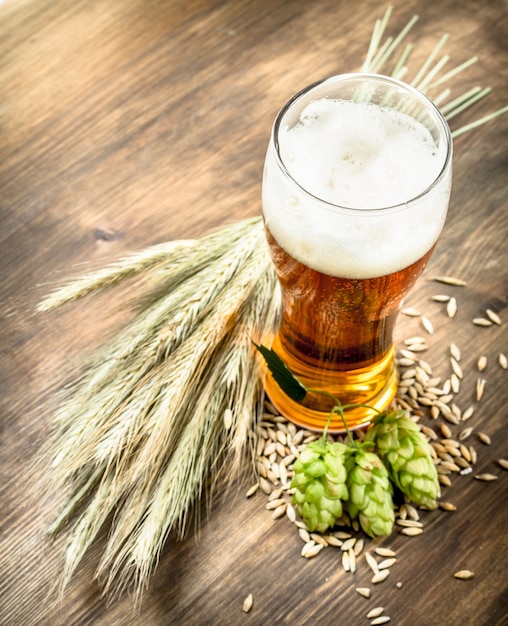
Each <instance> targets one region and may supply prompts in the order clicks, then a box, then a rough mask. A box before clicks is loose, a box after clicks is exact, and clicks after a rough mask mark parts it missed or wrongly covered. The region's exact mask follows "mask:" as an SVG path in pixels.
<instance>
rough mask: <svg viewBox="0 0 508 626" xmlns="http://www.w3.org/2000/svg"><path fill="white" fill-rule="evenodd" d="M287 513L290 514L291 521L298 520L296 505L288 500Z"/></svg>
mask: <svg viewBox="0 0 508 626" xmlns="http://www.w3.org/2000/svg"><path fill="white" fill-rule="evenodd" d="M286 515H287V516H288V519H289V521H290V522H293V523H294V522H295V521H296V511H295V507H294V506H293V505H292V504H291V502H288V505H287V507H286Z"/></svg>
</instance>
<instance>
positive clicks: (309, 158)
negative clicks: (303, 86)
mask: <svg viewBox="0 0 508 626" xmlns="http://www.w3.org/2000/svg"><path fill="white" fill-rule="evenodd" d="M279 144H280V156H281V158H282V161H283V162H284V164H285V166H286V168H287V170H288V172H289V173H290V174H291V176H292V177H293V179H294V180H296V181H298V183H299V185H300V187H299V186H298V185H295V184H294V182H293V181H291V180H290V178H289V177H287V176H286V175H284V174H283V173H282V172H281V171H280V169H279V168H278V165H277V164H276V159H275V154H274V152H273V150H274V148H273V145H271V146H270V148H269V150H268V154H267V159H266V164H265V178H264V183H263V212H264V216H265V220H266V223H267V226H268V228H269V229H270V231H271V233H272V234H273V236H274V237H275V239H276V240H277V242H278V243H279V245H281V246H282V248H284V249H285V250H286V252H288V253H289V254H290V255H291V256H293V257H294V258H296V259H297V260H298V261H301V262H302V263H304V264H305V265H308V266H310V267H312V268H313V269H316V270H318V271H320V272H323V273H325V274H329V275H333V276H343V277H347V278H370V277H375V276H383V275H386V274H389V273H392V272H395V271H397V270H399V269H402V268H404V267H407V266H408V265H411V263H413V262H415V261H417V260H418V259H420V258H421V257H422V256H423V255H424V254H425V253H426V252H427V251H428V250H430V248H431V247H432V246H433V245H434V243H435V242H436V241H437V238H438V237H439V234H440V232H441V229H442V227H443V223H444V220H445V217H446V209H447V204H448V197H449V192H450V179H451V168H450V172H449V174H448V176H445V177H444V178H443V179H442V180H441V181H440V184H439V185H437V186H435V187H434V188H433V189H432V191H431V192H430V193H428V194H426V195H425V196H423V197H421V198H419V199H418V200H416V201H414V202H413V203H412V204H411V205H410V206H407V205H405V204H404V203H405V202H407V201H409V200H412V199H413V198H416V197H417V196H419V195H420V194H422V193H423V192H424V191H425V190H426V189H428V188H429V187H430V186H431V185H432V183H433V182H434V181H435V180H436V178H437V177H438V176H439V174H440V172H441V170H442V168H443V165H444V163H445V160H446V145H445V142H444V141H442V142H441V145H439V146H436V145H435V142H434V140H433V138H432V136H431V134H430V132H429V130H428V129H427V128H426V127H425V126H424V125H423V124H421V123H420V122H417V121H415V120H414V119H413V118H411V117H409V116H408V115H405V114H403V113H401V112H399V111H396V110H393V109H388V108H383V107H380V106H378V105H374V104H370V103H356V102H352V101H344V100H332V99H320V100H315V101H314V102H311V103H310V104H309V105H308V106H307V107H306V108H305V109H304V111H303V112H302V114H301V116H300V120H299V122H298V123H297V124H296V125H295V126H294V127H293V128H287V127H286V128H281V129H280V132H279ZM302 187H303V189H305V190H306V191H307V192H309V193H305V191H303V190H302V189H301V188H302ZM309 194H312V195H309ZM318 198H319V199H321V200H324V201H326V202H328V203H331V204H333V205H338V206H340V207H348V208H349V209H356V210H348V208H342V209H341V208H336V207H332V206H329V205H328V206H327V205H324V206H325V207H326V208H323V204H322V203H321V204H320V202H319V200H318ZM397 205H402V206H400V207H399V208H396V209H389V210H385V209H384V207H395V206H397ZM379 209H383V211H380V210H379Z"/></svg>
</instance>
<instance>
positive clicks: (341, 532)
mask: <svg viewBox="0 0 508 626" xmlns="http://www.w3.org/2000/svg"><path fill="white" fill-rule="evenodd" d="M332 534H333V536H334V537H337V539H342V540H343V541H345V540H346V539H350V538H351V533H348V532H346V531H344V530H336V531H335V532H334V533H332Z"/></svg>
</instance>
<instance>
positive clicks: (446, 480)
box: [437, 474, 452, 487]
mask: <svg viewBox="0 0 508 626" xmlns="http://www.w3.org/2000/svg"><path fill="white" fill-rule="evenodd" d="M437 479H438V481H439V482H440V483H441V484H442V485H444V486H445V487H451V485H452V481H451V480H450V479H449V478H448V476H447V475H446V474H438V475H437Z"/></svg>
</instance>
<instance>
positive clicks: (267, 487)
mask: <svg viewBox="0 0 508 626" xmlns="http://www.w3.org/2000/svg"><path fill="white" fill-rule="evenodd" d="M259 488H260V489H261V491H262V492H263V493H264V494H266V495H267V496H268V495H270V493H271V491H272V486H271V484H270V482H269V481H268V480H267V479H266V478H264V477H263V476H261V477H260V478H259Z"/></svg>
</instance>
